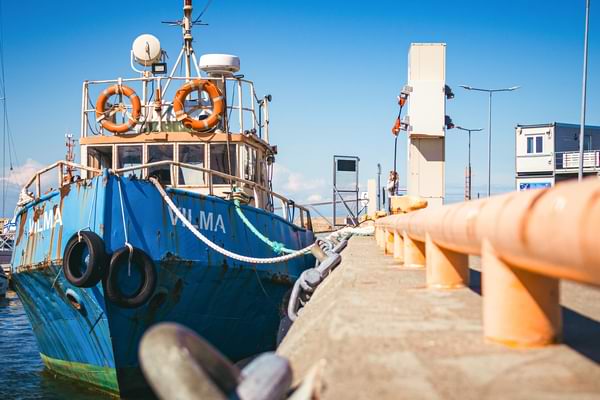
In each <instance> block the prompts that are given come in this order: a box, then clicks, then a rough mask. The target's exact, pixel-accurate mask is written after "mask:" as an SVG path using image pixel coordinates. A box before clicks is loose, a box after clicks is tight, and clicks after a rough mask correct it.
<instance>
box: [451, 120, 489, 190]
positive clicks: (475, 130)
mask: <svg viewBox="0 0 600 400" xmlns="http://www.w3.org/2000/svg"><path fill="white" fill-rule="evenodd" d="M456 129H460V130H461V131H465V132H467V133H468V134H469V163H468V164H467V176H468V177H469V187H468V188H467V193H468V199H467V200H471V199H472V197H471V186H472V185H471V182H472V179H471V177H472V174H471V132H480V131H482V130H483V129H481V128H478V129H467V128H463V127H462V126H457V127H456Z"/></svg>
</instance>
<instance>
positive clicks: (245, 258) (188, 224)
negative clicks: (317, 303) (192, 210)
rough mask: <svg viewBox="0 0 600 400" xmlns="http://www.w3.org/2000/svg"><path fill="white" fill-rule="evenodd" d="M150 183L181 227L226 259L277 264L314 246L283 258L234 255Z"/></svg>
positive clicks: (155, 184)
mask: <svg viewBox="0 0 600 400" xmlns="http://www.w3.org/2000/svg"><path fill="white" fill-rule="evenodd" d="M150 182H152V184H154V186H155V187H156V189H157V190H158V192H159V193H160V195H161V196H162V198H163V200H164V202H165V203H167V205H168V206H169V208H170V209H171V210H172V211H173V212H174V213H175V215H176V216H177V217H178V218H179V219H180V220H181V222H182V223H183V225H185V227H186V228H188V229H189V230H190V232H192V233H193V234H194V236H196V237H197V238H198V239H200V240H201V241H202V242H203V243H204V244H205V245H207V246H208V247H210V248H211V249H213V250H214V251H216V252H218V253H220V254H222V255H224V256H226V257H229V258H233V259H234V260H238V261H241V262H246V263H250V264H277V263H281V262H285V261H289V260H291V259H294V258H296V257H300V256H303V255H305V254H306V253H308V252H309V251H310V249H311V248H312V247H313V246H315V244H314V243H313V244H311V245H310V246H306V247H305V248H303V249H300V250H296V251H294V252H293V253H290V254H286V255H285V256H279V257H268V258H257V257H248V256H243V255H240V254H236V253H234V252H231V251H229V250H227V249H224V248H223V247H221V246H219V245H218V244H216V243H214V242H212V241H211V240H210V239H208V238H207V237H206V236H204V235H203V234H202V233H201V232H200V231H199V230H198V229H196V227H195V226H194V225H192V223H191V222H190V221H189V220H188V219H187V218H186V217H185V216H184V215H183V213H182V212H181V211H179V208H177V206H176V205H175V203H173V200H171V198H170V197H169V195H168V194H167V192H166V191H165V190H164V188H163V187H162V185H161V184H160V183H159V182H158V180H157V179H156V178H154V177H152V178H150Z"/></svg>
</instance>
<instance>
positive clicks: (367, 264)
mask: <svg viewBox="0 0 600 400" xmlns="http://www.w3.org/2000/svg"><path fill="white" fill-rule="evenodd" d="M342 256H343V261H342V264H341V265H340V266H339V267H338V268H337V269H336V270H335V271H333V273H332V274H331V275H330V276H329V277H328V278H327V279H326V281H325V282H324V283H323V284H322V285H321V286H320V287H319V288H318V289H317V292H316V293H315V295H314V296H313V298H312V299H311V301H310V302H309V304H308V305H307V306H306V307H305V308H304V310H302V314H301V316H300V318H299V319H298V320H297V321H296V323H295V324H294V325H293V326H292V327H291V329H290V331H289V333H288V335H287V336H286V338H285V339H284V341H283V343H282V344H281V346H280V347H279V350H278V352H279V353H280V354H282V355H284V356H286V357H288V358H289V359H290V360H291V363H292V367H293V369H294V375H295V379H296V381H298V380H300V379H301V378H302V377H304V376H305V375H306V373H307V372H308V371H309V369H310V368H311V367H312V366H314V365H316V364H317V363H318V362H319V360H325V361H326V365H325V367H324V368H323V369H322V373H321V380H322V382H323V388H322V393H321V396H322V397H321V398H323V399H507V398H510V399H600V367H599V363H600V323H598V322H597V321H600V290H594V289H591V288H587V287H585V286H581V285H577V284H573V283H564V284H562V287H561V289H562V298H563V306H565V307H564V309H563V319H564V343H563V344H560V345H554V346H550V347H546V348H538V349H513V348H508V347H505V346H504V345H501V344H496V343H490V342H488V341H486V340H485V339H484V338H483V333H482V315H481V314H482V311H481V297H480V295H479V294H478V293H480V287H479V281H480V280H479V272H478V271H477V270H476V269H477V260H476V259H473V260H472V265H471V266H472V268H473V269H472V271H471V282H472V285H471V287H470V288H464V289H458V290H441V291H440V290H431V289H427V288H426V287H425V271H424V270H422V269H421V270H416V269H407V268H404V267H402V266H401V265H398V264H397V263H395V262H394V260H393V258H392V257H390V256H384V255H383V254H382V252H381V250H380V249H379V248H378V247H377V245H376V244H375V240H374V238H372V237H353V238H352V239H350V243H349V245H348V247H347V248H346V250H345V251H344V252H343V253H342Z"/></svg>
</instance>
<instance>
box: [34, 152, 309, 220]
mask: <svg viewBox="0 0 600 400" xmlns="http://www.w3.org/2000/svg"><path fill="white" fill-rule="evenodd" d="M159 166H169V168H170V170H171V185H170V186H171V187H173V188H177V187H180V186H179V185H178V184H177V181H178V176H179V174H178V173H177V172H178V171H177V170H176V168H188V169H192V170H196V171H199V172H203V173H205V174H207V175H208V178H209V179H208V184H207V185H184V186H185V188H194V187H208V189H209V194H210V195H214V184H213V179H212V178H213V176H218V177H220V178H223V179H225V180H227V181H229V182H235V183H236V185H237V184H244V185H246V186H247V187H249V188H250V189H252V190H253V191H254V198H255V199H256V202H257V203H256V204H258V192H259V191H260V192H262V193H264V194H265V195H266V196H268V198H276V199H278V200H279V201H281V205H282V209H283V216H284V218H285V219H286V220H288V221H289V222H292V223H294V221H292V220H291V219H292V218H293V216H294V215H295V210H299V211H300V213H299V214H300V215H299V217H300V226H302V227H303V228H307V229H310V230H312V223H311V219H310V211H309V210H308V209H307V208H306V207H303V206H301V205H299V204H296V203H295V202H294V201H292V200H289V199H288V198H286V197H285V196H282V195H280V194H278V193H276V192H273V191H272V190H269V189H268V188H267V187H265V186H263V185H261V184H259V183H256V182H253V181H250V180H247V179H243V178H240V177H237V176H233V175H229V174H226V173H223V172H219V171H214V170H211V169H208V168H203V167H199V166H197V165H193V164H186V163H182V162H178V161H172V160H165V161H157V162H153V163H146V164H140V165H136V166H131V167H126V168H118V169H114V170H111V171H112V172H113V173H114V174H116V175H123V174H124V173H126V172H130V171H136V170H141V169H147V168H153V167H159ZM64 167H69V168H71V169H72V170H77V169H79V170H84V171H88V172H91V173H92V174H93V175H99V174H100V173H101V171H100V170H99V169H96V168H91V167H86V166H84V165H80V164H75V163H72V162H69V161H62V160H61V161H57V162H55V163H54V164H51V165H49V166H47V167H45V168H43V169H41V170H39V171H37V172H36V173H35V174H34V175H33V177H32V178H31V179H30V180H29V181H28V182H27V183H26V184H25V185H24V187H23V190H24V191H25V192H26V193H29V187H30V186H31V185H32V184H33V183H35V184H36V196H35V198H36V199H39V198H40V197H41V195H42V193H41V177H42V175H43V174H45V173H47V172H48V171H51V170H53V169H56V168H58V172H59V173H58V188H59V189H60V188H61V187H63V186H64V185H65V184H69V183H71V182H70V181H69V182H65V173H64V170H63V168H64ZM227 185H229V184H226V185H221V186H227ZM217 186H219V185H217ZM32 200H33V199H32ZM290 209H291V210H292V212H290Z"/></svg>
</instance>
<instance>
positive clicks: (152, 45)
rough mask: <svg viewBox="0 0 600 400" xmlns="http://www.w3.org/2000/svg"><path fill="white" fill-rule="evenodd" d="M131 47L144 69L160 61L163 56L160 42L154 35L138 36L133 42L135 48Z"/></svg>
mask: <svg viewBox="0 0 600 400" xmlns="http://www.w3.org/2000/svg"><path fill="white" fill-rule="evenodd" d="M131 47H132V48H131V51H132V52H133V57H134V58H135V61H136V62H137V63H138V64H141V65H143V66H144V67H148V66H150V65H152V64H153V63H155V62H157V61H160V57H161V55H162V50H161V48H160V41H159V40H158V38H157V37H156V36H154V35H150V34H148V33H145V34H143V35H140V36H138V37H137V38H136V39H135V40H134V41H133V46H131Z"/></svg>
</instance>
